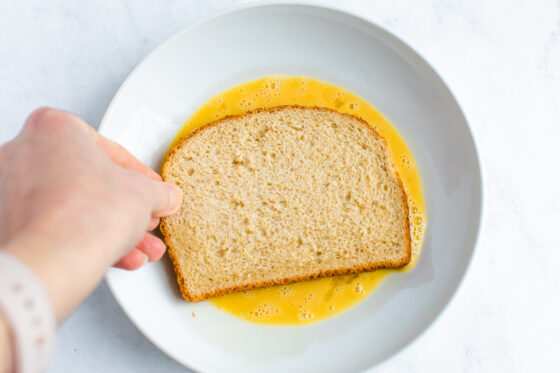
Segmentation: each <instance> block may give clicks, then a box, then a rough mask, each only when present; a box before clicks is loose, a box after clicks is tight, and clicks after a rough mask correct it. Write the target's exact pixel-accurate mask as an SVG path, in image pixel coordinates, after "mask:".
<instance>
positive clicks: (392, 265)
mask: <svg viewBox="0 0 560 373" xmlns="http://www.w3.org/2000/svg"><path fill="white" fill-rule="evenodd" d="M283 109H295V110H309V111H322V112H328V113H335V114H337V115H341V116H345V117H348V118H352V119H354V120H357V121H358V122H359V123H361V124H362V125H363V126H364V127H365V128H367V129H368V130H369V131H370V132H371V133H372V134H373V136H375V137H376V138H378V139H380V140H381V141H382V142H383V143H384V144H385V149H386V151H387V153H389V147H388V146H387V141H386V140H385V138H383V137H382V136H381V135H380V134H379V133H377V131H376V130H375V128H373V126H371V125H370V124H369V123H368V122H366V121H365V120H364V119H363V118H360V117H357V116H355V115H352V114H348V113H340V112H338V111H336V110H333V109H330V108H326V107H320V106H302V105H281V106H275V107H271V108H260V109H255V110H252V111H248V112H246V113H244V114H240V115H228V116H226V117H224V118H221V119H219V120H216V121H214V122H210V123H208V124H206V125H204V126H202V127H199V128H197V129H196V130H194V131H193V132H191V133H190V134H189V135H188V136H186V137H185V138H183V139H182V140H181V141H180V142H179V143H178V144H177V145H175V146H174V147H173V149H172V150H171V151H170V152H169V154H168V156H167V158H166V159H165V162H164V164H163V167H162V172H161V173H162V177H163V179H164V180H165V176H164V175H165V174H166V172H165V171H166V169H167V165H168V164H169V163H170V160H172V159H173V157H175V154H176V153H177V151H178V150H179V149H180V148H181V147H182V146H183V145H184V144H185V143H186V142H188V141H189V140H190V139H192V138H193V137H195V136H197V135H199V134H200V133H202V132H203V131H205V130H207V129H208V128H211V127H213V126H217V125H220V124H222V123H224V122H226V121H229V120H230V119H239V118H243V117H245V116H250V115H253V114H255V113H260V112H267V113H273V112H275V111H279V110H283ZM388 155H389V157H388V159H389V161H390V162H391V170H392V172H393V176H394V177H396V179H397V181H398V185H399V188H400V189H401V191H402V196H403V198H402V206H403V209H404V211H406V214H405V218H404V221H403V224H404V226H405V231H406V235H405V237H406V241H407V242H406V248H407V250H406V257H405V258H403V259H402V260H400V261H386V262H382V263H379V262H377V263H374V264H366V265H363V266H355V267H348V268H340V269H336V270H325V271H318V272H315V273H312V274H309V275H305V276H294V277H287V278H278V279H274V280H268V281H261V282H255V283H251V284H246V285H242V286H232V287H229V288H222V289H219V290H216V291H210V292H207V293H204V294H200V295H194V294H192V293H191V292H190V291H189V289H188V286H187V281H186V279H185V278H184V277H183V275H182V273H181V266H180V265H179V260H178V258H177V257H176V255H177V254H178V251H179V250H180V248H175V247H173V245H171V244H170V242H171V240H170V239H169V234H168V232H167V229H166V219H165V218H162V220H161V223H160V227H159V228H160V231H161V233H162V235H163V237H164V241H165V243H166V244H167V246H168V250H167V252H168V254H169V257H170V259H171V262H172V263H173V270H174V272H175V275H176V277H177V283H178V285H179V288H180V290H181V294H182V296H183V298H184V299H185V300H187V301H190V302H199V301H203V300H207V299H209V298H213V297H218V296H222V295H226V294H231V293H235V292H239V291H245V290H253V289H259V288H265V287H270V286H275V285H285V284H290V283H293V282H300V281H308V280H315V279H319V278H323V277H331V276H340V275H349V274H357V273H362V272H370V271H375V270H378V269H396V268H401V267H404V266H405V265H407V264H408V263H409V262H410V259H411V257H412V252H411V238H410V221H409V209H408V202H407V196H406V191H405V189H404V186H403V183H402V180H401V178H400V175H399V174H398V172H397V171H396V170H395V167H394V164H393V161H392V158H391V157H390V154H388Z"/></svg>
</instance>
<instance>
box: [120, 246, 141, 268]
mask: <svg viewBox="0 0 560 373" xmlns="http://www.w3.org/2000/svg"><path fill="white" fill-rule="evenodd" d="M147 261H148V256H147V255H146V254H144V253H143V252H142V251H140V250H138V249H137V248H134V249H132V250H130V251H129V252H128V254H126V255H125V256H123V257H122V258H121V259H119V261H118V262H116V263H115V264H114V265H113V267H117V268H122V269H127V270H134V269H138V268H140V267H142V266H143V265H144V264H145V263H146V262H147Z"/></svg>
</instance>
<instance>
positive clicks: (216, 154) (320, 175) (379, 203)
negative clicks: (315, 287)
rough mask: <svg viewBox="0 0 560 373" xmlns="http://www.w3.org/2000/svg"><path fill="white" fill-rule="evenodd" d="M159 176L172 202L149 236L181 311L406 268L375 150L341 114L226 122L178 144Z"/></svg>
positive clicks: (394, 204)
mask: <svg viewBox="0 0 560 373" xmlns="http://www.w3.org/2000/svg"><path fill="white" fill-rule="evenodd" d="M162 176H163V178H164V180H165V181H168V182H172V183H175V184H176V185H178V186H179V187H180V188H181V189H182V190H183V192H184V200H183V205H182V207H181V209H180V211H179V212H178V213H177V214H175V215H173V216H170V217H166V218H163V219H162V222H161V225H160V229H161V231H162V233H163V235H164V238H165V242H166V244H167V245H168V248H169V249H168V251H169V255H170V257H171V259H172V262H173V266H174V270H175V274H176V276H177V280H178V283H179V287H180V289H181V293H182V294H183V296H184V298H185V299H186V300H189V301H200V300H205V299H208V298H211V297H214V296H219V295H224V294H228V293H232V292H235V291H241V290H248V289H255V288H260V287H267V286H272V285H277V284H286V283H290V282H296V281H303V280H310V279H316V278H320V277H326V276H332V275H342V274H350V273H359V272H364V271H371V270H375V269H380V268H398V267H402V266H404V265H406V264H407V263H408V262H409V261H410V257H411V250H410V225H409V221H408V206H407V197H406V194H405V191H404V188H403V185H402V182H401V180H400V178H399V176H398V174H397V173H396V171H395V170H394V167H393V165H392V162H391V157H390V154H389V150H388V147H387V144H386V143H385V141H384V139H383V138H382V137H381V136H379V135H378V134H377V132H376V131H375V130H374V129H373V128H372V127H371V126H370V125H368V123H366V122H365V121H363V120H362V119H360V118H357V117H354V116H352V115H349V114H341V113H338V112H336V111H334V110H331V109H327V108H319V107H301V106H282V107H276V108H271V109H259V110H256V111H253V112H249V113H246V114H244V115H241V116H231V117H226V118H224V119H221V120H219V121H216V122H213V123H210V124H207V125H206V126H203V127H201V128H199V129H198V130H196V131H194V132H193V133H191V134H190V135H189V136H188V137H187V138H185V139H184V140H183V141H182V142H181V143H180V144H178V145H177V146H176V147H175V148H174V149H173V150H172V151H171V152H170V154H169V155H168V157H167V159H166V161H165V163H164V166H163V171H162Z"/></svg>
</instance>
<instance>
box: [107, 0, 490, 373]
mask: <svg viewBox="0 0 560 373" xmlns="http://www.w3.org/2000/svg"><path fill="white" fill-rule="evenodd" d="M274 7H286V8H292V9H296V10H302V9H307V10H311V11H313V10H316V11H328V12H331V14H333V15H334V16H335V17H340V16H346V17H351V18H354V19H357V20H360V21H363V22H366V23H367V24H369V26H370V27H373V28H375V29H376V32H379V33H381V34H383V35H384V36H385V37H388V38H389V39H390V41H391V43H396V44H400V47H401V48H403V49H404V50H408V51H409V52H412V55H413V56H414V57H415V58H416V59H417V60H419V61H421V63H424V64H425V65H426V67H427V68H428V70H429V71H430V72H431V73H432V74H433V75H434V76H435V77H436V79H439V81H440V83H441V84H442V86H443V87H444V88H445V89H446V90H447V91H448V93H449V95H450V97H451V98H452V100H453V102H454V103H455V104H456V105H457V108H458V110H459V113H460V115H461V116H462V117H463V119H464V122H465V124H466V127H467V132H468V134H469V136H470V140H471V141H472V144H473V148H474V158H475V160H476V166H477V167H478V178H479V183H478V185H477V189H478V190H477V191H476V192H478V194H479V195H480V204H479V206H477V208H478V211H479V214H478V216H477V220H478V224H477V227H476V232H475V237H474V240H473V247H472V251H471V255H470V257H469V259H468V261H467V263H466V265H465V269H464V273H463V275H462V277H461V279H460V280H459V282H458V284H457V286H456V287H455V289H454V290H453V291H452V293H451V294H450V296H449V298H448V299H447V301H446V303H445V305H444V306H443V307H442V308H441V309H440V310H439V311H438V312H437V314H436V315H435V316H434V317H433V318H432V320H431V321H429V323H428V324H427V326H426V327H425V328H424V329H423V330H422V331H420V332H419V333H418V334H417V335H416V336H414V337H413V338H411V339H410V340H408V341H407V342H406V343H404V344H403V346H402V347H401V348H400V349H398V350H397V351H395V352H393V353H392V354H391V355H389V356H387V357H386V358H385V359H384V360H381V361H380V362H379V363H378V364H376V365H372V366H371V367H369V368H368V369H367V371H377V370H380V369H381V368H383V367H385V366H387V365H388V364H390V363H391V362H393V361H394V360H395V359H397V358H398V357H399V356H401V355H402V354H403V353H404V352H405V351H407V350H409V349H410V348H411V347H412V346H413V345H414V344H416V343H417V342H418V341H419V340H420V339H421V337H423V336H425V335H426V333H427V332H428V330H430V329H432V328H433V327H434V325H436V324H437V322H438V321H439V320H440V319H441V318H442V316H443V315H444V314H445V313H446V312H447V311H448V310H449V307H450V305H451V304H452V303H453V302H454V300H455V299H456V297H457V295H458V293H459V292H460V291H461V290H462V288H463V287H464V285H465V282H466V279H467V277H468V276H469V275H470V273H471V272H472V270H471V269H472V264H473V262H474V258H475V256H476V255H477V252H478V251H479V249H478V246H479V243H480V238H481V236H482V234H483V231H484V227H485V224H484V222H485V219H486V204H487V191H486V190H487V186H486V180H485V176H484V175H485V163H484V161H483V159H484V157H483V155H482V152H481V146H480V144H479V142H478V140H477V137H476V135H475V131H474V129H473V127H472V125H471V122H470V120H469V118H468V115H467V114H466V112H465V110H464V109H463V107H462V105H461V103H460V101H459V100H458V98H457V95H456V94H455V92H454V91H453V89H452V88H451V86H450V85H449V84H448V82H447V80H446V79H445V78H444V76H443V75H442V74H441V73H440V71H438V70H437V69H436V68H435V67H434V65H433V64H432V63H430V62H429V60H428V59H427V58H426V57H425V56H424V55H423V54H422V53H420V52H419V51H418V50H417V49H416V48H414V47H413V46H412V45H411V44H409V43H408V42H407V41H406V39H405V38H404V37H403V36H401V35H400V34H399V33H398V32H396V31H392V30H391V31H390V30H388V29H387V28H385V27H384V26H381V25H380V24H379V23H378V22H376V21H374V20H372V19H370V18H368V17H367V16H363V15H361V14H358V13H357V12H356V11H353V10H349V9H345V8H343V7H340V6H337V5H325V4H316V3H313V2H309V1H278V0H274V1H271V2H266V3H265V2H263V1H258V2H256V3H244V4H237V5H234V6H231V7H227V8H225V9H222V10H219V11H216V12H212V13H211V14H208V15H206V16H203V17H201V18H199V19H198V20H196V21H194V22H192V23H191V24H189V25H187V26H186V27H184V28H182V29H181V30H179V31H177V32H176V33H175V34H173V35H172V36H171V37H169V38H167V39H165V40H164V41H163V42H161V43H160V44H158V45H157V46H156V47H155V48H154V49H152V50H151V51H150V52H149V53H148V54H146V55H145V56H144V57H143V58H142V60H141V61H140V62H139V63H138V64H137V65H136V66H135V67H134V68H133V69H132V71H131V72H130V73H129V74H128V76H127V77H126V78H125V80H124V81H123V82H122V83H121V85H120V86H119V88H118V90H117V91H116V92H115V94H114V96H113V98H112V99H111V102H110V103H109V105H108V106H107V109H106V110H105V113H104V114H103V118H102V119H101V122H100V124H99V127H98V130H97V131H98V132H99V133H100V134H102V130H103V128H104V126H105V125H106V122H107V118H108V117H109V116H110V114H111V112H112V111H113V109H114V106H115V105H116V102H117V101H119V98H120V96H121V95H122V94H123V91H124V89H125V87H126V86H127V85H128V83H129V82H130V80H132V79H133V78H134V77H135V76H136V74H137V73H138V71H139V70H141V67H142V66H143V65H144V64H145V63H146V61H147V60H148V59H150V57H152V56H153V55H155V54H156V53H158V52H159V51H160V50H161V49H163V48H164V47H166V46H167V45H168V44H171V43H172V42H173V41H175V40H176V39H178V38H180V37H181V36H183V35H184V34H186V33H188V32H190V31H192V30H194V29H196V28H197V27H199V26H200V25H203V24H205V23H207V22H210V21H213V20H216V19H219V18H222V17H225V16H229V15H232V14H234V13H238V12H243V11H247V10H250V9H258V8H274ZM103 279H104V281H105V282H106V283H107V286H108V288H109V290H110V292H111V295H112V296H113V298H114V299H115V301H116V302H117V304H118V305H119V307H120V309H121V310H122V311H123V312H124V314H125V315H126V317H127V318H128V320H129V321H130V322H131V323H132V324H133V325H134V326H135V327H136V329H137V330H138V331H140V333H141V334H142V335H143V336H144V338H146V339H147V340H148V341H150V342H151V343H153V344H154V345H155V346H156V347H157V348H158V350H160V351H161V352H163V353H164V354H165V355H166V356H168V357H169V358H171V359H172V360H174V361H175V362H177V363H179V364H181V365H182V366H184V367H186V368H188V369H191V370H193V371H204V367H203V366H197V364H187V363H185V362H183V361H180V360H178V359H176V358H175V357H174V356H173V355H171V353H169V352H168V351H167V350H166V349H164V348H163V347H162V346H161V345H160V343H159V342H158V341H156V340H153V339H152V338H150V336H149V335H148V334H147V333H146V332H145V331H144V329H143V327H142V326H141V325H139V324H137V323H136V322H135V321H134V319H133V317H132V316H131V315H130V314H129V312H128V311H127V309H126V307H124V306H123V304H122V302H121V300H120V299H119V297H118V296H117V295H116V294H115V290H114V289H113V285H112V282H111V280H110V278H109V274H108V272H106V273H105V275H104V277H103Z"/></svg>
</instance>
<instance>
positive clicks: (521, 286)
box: [0, 0, 560, 372]
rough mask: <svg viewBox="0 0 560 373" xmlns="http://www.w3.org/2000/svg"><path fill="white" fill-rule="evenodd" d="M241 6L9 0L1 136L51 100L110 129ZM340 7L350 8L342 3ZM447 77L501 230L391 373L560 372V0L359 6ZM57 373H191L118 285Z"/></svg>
mask: <svg viewBox="0 0 560 373" xmlns="http://www.w3.org/2000/svg"><path fill="white" fill-rule="evenodd" d="M236 3H239V1H233V0H224V1H218V0H213V1H195V0H190V1H185V0H175V1H166V2H162V1H158V0H147V1H129V2H127V1H113V0H111V1H109V0H103V1H95V2H84V1H81V2H73V1H63V0H57V1H49V2H45V1H41V0H33V1H31V0H30V1H10V2H8V1H3V2H2V3H1V4H0V113H1V114H2V117H3V119H2V120H1V122H0V123H1V124H0V142H4V141H6V140H8V139H10V138H11V137H13V136H14V135H15V134H16V133H17V131H18V130H19V128H20V126H21V125H22V123H23V121H24V119H25V117H26V115H27V114H28V113H29V112H30V111H31V110H32V109H34V108H36V107H38V106H40V105H50V106H54V107H58V108H63V109H66V110H69V111H72V112H74V113H77V114H79V115H81V116H82V117H84V118H85V119H86V120H87V121H89V123H91V124H92V125H94V126H97V125H98V124H99V121H100V120H101V117H102V115H103V113H104V111H105V109H106V107H107V105H108V103H109V102H110V100H111V98H112V96H113V94H114V93H115V91H116V90H117V88H118V87H119V85H120V84H121V82H122V81H123V80H124V79H125V78H126V76H127V75H128V73H129V72H130V71H131V70H132V69H133V67H134V66H135V65H136V64H137V63H138V62H139V61H140V60H141V59H142V58H143V57H144V56H145V55H146V54H147V53H148V52H149V51H150V50H152V49H153V48H154V47H155V46H157V45H158V44H159V43H161V42H162V41H164V40H165V39H167V38H168V37H170V36H172V35H173V34H175V33H176V32H177V31H179V30H181V29H182V28H184V27H185V26H187V25H189V24H190V23H192V22H193V21H195V20H197V19H199V18H200V17H202V16H205V15H208V14H211V13H213V12H215V11H218V10H222V9H226V8H229V7H232V6H234V5H235V4H236ZM321 3H325V4H333V5H334V4H337V3H341V2H339V1H336V0H331V1H323V2H321ZM345 7H346V8H347V9H349V10H351V11H353V12H358V13H360V14H362V15H363V16H366V17H369V18H371V19H372V20H374V21H375V22H377V23H379V24H380V25H382V26H384V27H386V28H388V29H389V30H391V31H393V32H395V33H396V34H397V35H399V36H400V37H402V38H403V39H404V40H406V41H407V42H408V43H410V44H411V45H412V46H413V47H415V48H416V49H417V50H418V51H419V52H420V53H422V54H423V55H424V56H425V57H426V58H427V59H428V61H430V63H432V64H433V65H434V66H435V67H436V69H437V70H438V71H439V72H440V73H441V74H442V75H443V77H444V79H445V80H446V81H447V82H448V83H449V84H450V86H451V88H452V89H453V91H454V92H455V93H456V95H457V97H458V99H459V101H460V102H461V104H462V106H463V108H464V110H465V111H466V114H467V116H468V118H469V120H470V122H471V124H472V126H473V128H474V132H475V135H476V136H477V138H478V141H479V143H480V146H481V151H482V157H483V160H484V163H485V177H486V182H487V209H486V226H485V229H484V232H483V235H482V237H481V240H480V245H479V248H478V251H477V254H476V256H475V258H474V262H473V264H472V267H471V270H470V272H469V273H468V277H467V281H466V282H465V283H464V286H463V287H462V288H461V290H460V292H459V293H458V294H457V296H456V297H455V299H454V301H453V302H452V304H451V305H450V307H449V308H448V309H447V310H446V312H445V313H444V314H443V316H442V317H441V318H440V319H439V320H438V321H437V323H436V325H435V326H434V327H432V328H431V329H430V330H429V331H428V333H426V334H425V335H424V336H423V337H422V338H421V339H420V340H419V341H418V342H417V343H415V344H414V345H413V346H412V347H411V348H410V349H408V350H406V351H405V352H404V353H403V354H401V355H400V356H399V357H398V358H397V359H396V360H394V361H393V362H392V363H391V364H390V365H389V366H388V367H387V368H386V371H387V372H403V371H406V372H427V371H429V372H457V371H463V372H518V371H519V372H525V371H534V372H552V371H558V369H559V368H558V367H559V366H560V353H559V349H560V317H559V315H560V296H559V295H560V275H559V270H558V268H559V267H558V265H559V263H560V250H559V249H560V244H559V243H558V242H559V239H558V238H559V235H558V233H554V232H558V231H557V230H556V229H558V226H559V224H560V198H559V197H558V194H556V193H557V190H558V185H559V183H560V176H558V163H559V161H560V156H559V155H558V154H559V153H558V148H560V147H559V146H558V141H559V139H560V1H558V0H556V1H554V0H539V1H523V0H519V1H512V0H494V1H487V0H474V1H457V0H449V1H445V0H433V1H430V2H427V1H422V2H419V1H415V0H404V1H347V2H346V5H345ZM48 371H49V372H76V371H79V372H152V371H162V372H182V371H185V369H184V368H182V367H181V366H180V365H179V364H177V363H175V362H174V361H172V360H171V359H169V358H168V357H167V356H165V355H164V354H163V353H161V352H160V351H159V350H158V349H157V348H156V347H154V346H153V345H152V344H151V343H150V342H149V341H147V340H146V339H145V338H144V337H143V336H142V335H141V334H140V332H138V331H137V330H136V328H135V327H134V326H133V325H132V324H131V322H130V321H128V319H127V318H126V316H125V315H124V313H123V312H122V311H121V310H120V308H119V306H118V305H117V303H116V302H115V300H114V299H113V297H112V296H111V294H110V292H109V290H108V288H107V286H106V285H105V284H101V285H100V286H99V288H98V289H97V290H96V291H95V292H94V293H93V294H92V295H91V296H90V297H89V298H88V299H87V300H86V301H85V302H84V303H83V304H82V305H81V306H80V307H79V308H78V310H77V311H76V312H75V313H74V314H73V315H72V316H71V317H70V318H69V319H68V320H67V321H66V322H65V323H64V324H63V325H62V327H61V328H60V330H59V333H58V340H57V344H56V353H55V355H54V357H53V359H52V363H51V365H50V368H49V370H48Z"/></svg>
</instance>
